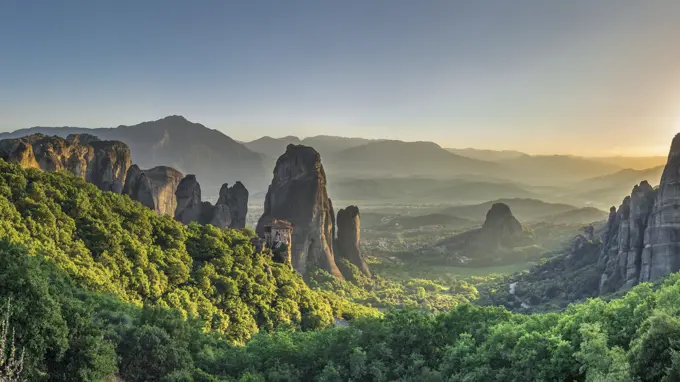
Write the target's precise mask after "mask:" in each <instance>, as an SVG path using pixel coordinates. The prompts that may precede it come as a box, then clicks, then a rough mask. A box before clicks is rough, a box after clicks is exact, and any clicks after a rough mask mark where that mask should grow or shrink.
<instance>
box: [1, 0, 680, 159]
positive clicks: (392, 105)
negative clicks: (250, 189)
mask: <svg viewBox="0 0 680 382" xmlns="http://www.w3.org/2000/svg"><path fill="white" fill-rule="evenodd" d="M678 20H680V1H676V0H645V1H639V0H570V1H545V0H513V1H507V0H497V1H490V0H475V1H455V0H441V1H440V0H423V1H415V0H368V1H367V0H344V1H340V0H323V1H319V0H309V1H296V0H285V1H283V0H270V1H261V0H247V1H246V0H244V1H227V0H224V1H222V0H220V1H218V0H215V1H209V0H197V1H184V0H181V1H179V0H163V1H159V0H145V1H127V0H117V1H106V0H104V1H92V0H79V1H76V0H61V1H52V0H44V1H32V0H16V1H15V0H0V131H12V130H15V129H19V128H25V127H31V126H38V125H39V126H81V127H109V126H118V125H121V124H125V125H130V124H136V123H139V122H142V121H147V120H155V119H159V118H162V117H164V116H167V115H172V114H180V115H183V116H185V117H186V118H188V119H190V120H192V121H195V122H200V123H203V124H204V125H206V126H208V127H210V128H215V129H218V130H220V131H222V132H224V133H225V134H227V135H229V136H231V137H232V138H234V139H239V140H251V139H255V138H258V137H260V136H263V135H269V136H274V137H279V136H286V135H297V136H301V137H305V136H313V135H319V134H327V135H340V136H360V137H367V138H388V139H401V140H406V141H414V140H429V141H434V142H437V143H439V144H440V145H442V146H444V147H459V148H462V147H475V148H489V149H517V150H522V151H525V152H529V153H536V154H546V153H560V154H575V155H598V156H599V155H602V156H606V155H666V154H667V152H668V148H669V146H670V140H671V139H672V137H673V136H674V135H675V134H676V133H677V132H680V22H679V21H678Z"/></svg>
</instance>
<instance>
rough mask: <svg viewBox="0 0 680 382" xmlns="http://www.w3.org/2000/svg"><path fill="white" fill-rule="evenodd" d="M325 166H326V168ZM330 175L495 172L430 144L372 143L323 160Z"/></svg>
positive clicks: (490, 166) (495, 166)
mask: <svg viewBox="0 0 680 382" xmlns="http://www.w3.org/2000/svg"><path fill="white" fill-rule="evenodd" d="M326 164H327V165H326ZM324 166H325V167H326V168H327V171H328V172H329V173H339V174H362V175H376V174H393V175H400V176H409V175H420V176H440V177H443V176H446V177H451V176H452V175H455V174H461V173H485V174H491V173H495V172H498V171H499V169H500V167H499V165H498V164H497V163H493V162H486V161H480V160H477V159H471V158H467V157H463V156H460V155H456V154H453V153H451V152H449V151H447V150H445V149H443V148H441V147H440V146H439V145H437V144H436V143H432V142H402V141H374V142H370V143H367V144H365V145H361V146H357V147H352V148H349V149H346V150H343V151H340V152H338V153H335V154H334V155H331V156H330V157H329V158H328V159H327V160H324Z"/></svg>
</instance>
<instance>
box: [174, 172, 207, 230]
mask: <svg viewBox="0 0 680 382" xmlns="http://www.w3.org/2000/svg"><path fill="white" fill-rule="evenodd" d="M175 196H176V198H177V208H176V209H175V220H177V221H180V222H182V223H184V224H189V223H191V222H198V221H200V219H201V212H202V211H203V209H204V208H205V207H203V206H202V203H201V185H200V184H198V181H196V176H195V175H193V174H189V175H187V176H185V177H184V179H182V180H181V181H180V182H179V185H178V186H177V190H176V191H175Z"/></svg>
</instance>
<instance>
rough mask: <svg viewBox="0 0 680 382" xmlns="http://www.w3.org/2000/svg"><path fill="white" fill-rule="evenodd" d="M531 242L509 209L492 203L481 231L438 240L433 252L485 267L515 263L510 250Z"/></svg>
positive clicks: (528, 235) (529, 236)
mask: <svg viewBox="0 0 680 382" xmlns="http://www.w3.org/2000/svg"><path fill="white" fill-rule="evenodd" d="M532 242H533V237H532V236H531V235H530V234H527V233H525V232H524V229H523V228H522V225H521V224H520V222H519V221H518V220H517V219H516V218H515V217H514V216H513V214H512V211H510V207H509V206H508V205H507V204H504V203H495V204H493V205H492V206H491V208H490V209H489V211H488V212H487V214H486V219H485V220H484V224H483V225H482V227H481V228H477V229H472V230H469V231H466V232H463V233H461V234H458V235H454V236H452V237H449V238H446V239H443V240H440V241H439V242H437V243H436V244H435V246H434V249H435V250H436V251H437V252H439V253H442V254H447V256H449V257H450V259H453V260H457V261H458V262H460V263H466V264H476V265H487V264H488V263H495V264H499V263H504V262H512V261H515V259H513V258H512V253H511V249H512V248H514V247H519V246H524V245H529V244H531V243H532Z"/></svg>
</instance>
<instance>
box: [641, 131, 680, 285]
mask: <svg viewBox="0 0 680 382" xmlns="http://www.w3.org/2000/svg"><path fill="white" fill-rule="evenodd" d="M678 270H680V134H678V135H676V136H675V138H674V139H673V143H672V144H671V150H670V153H669V154H668V162H667V163H666V167H665V168H664V171H663V174H662V175H661V182H660V183H659V188H658V190H657V192H656V197H655V199H654V206H653V208H652V211H651V214H650V215H649V218H648V227H647V231H645V245H644V250H643V253H642V264H641V270H640V281H641V282H644V281H652V280H656V279H658V278H660V277H663V276H666V275H668V274H670V273H673V272H677V271H678Z"/></svg>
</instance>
